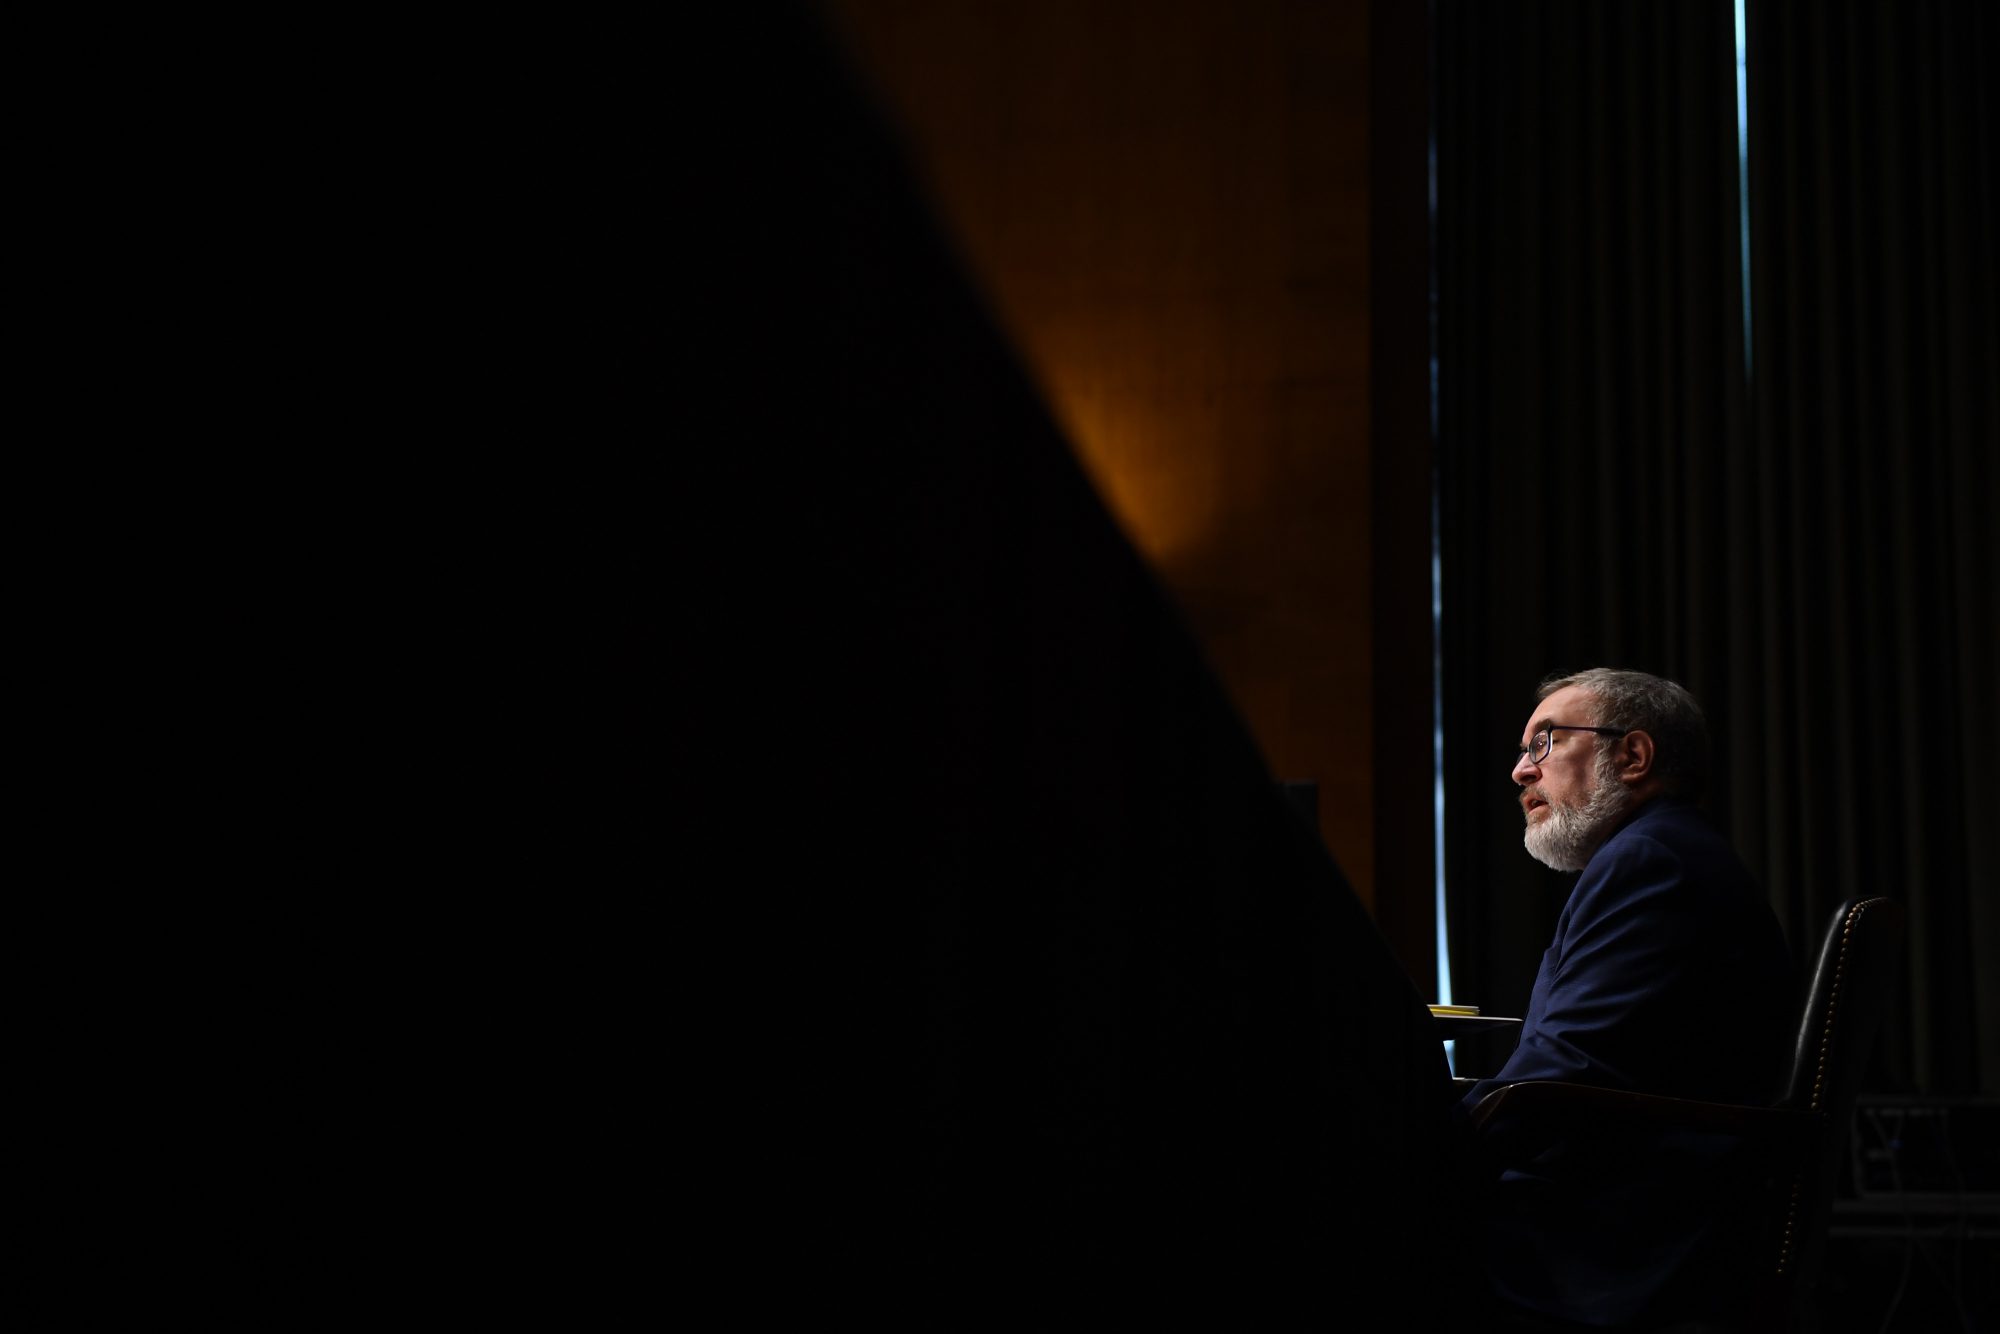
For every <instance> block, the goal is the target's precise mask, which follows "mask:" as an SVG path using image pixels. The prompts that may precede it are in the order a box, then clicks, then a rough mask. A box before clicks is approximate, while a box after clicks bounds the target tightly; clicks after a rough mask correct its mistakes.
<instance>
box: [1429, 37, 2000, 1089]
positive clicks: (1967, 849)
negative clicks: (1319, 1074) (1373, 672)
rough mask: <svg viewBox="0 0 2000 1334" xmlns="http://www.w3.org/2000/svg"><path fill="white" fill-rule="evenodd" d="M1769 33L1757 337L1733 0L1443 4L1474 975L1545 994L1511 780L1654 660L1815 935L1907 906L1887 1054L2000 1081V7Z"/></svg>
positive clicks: (1882, 1075)
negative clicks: (1538, 978)
mask: <svg viewBox="0 0 2000 1334" xmlns="http://www.w3.org/2000/svg"><path fill="white" fill-rule="evenodd" d="M1750 20H1751V29H1750V37H1751V41H1750V60H1749V83H1748V86H1749V96H1750V125H1751V131H1752V135H1751V147H1750V154H1749V166H1748V178H1749V202H1750V205H1751V216H1752V235H1751V241H1752V244H1751V265H1750V268H1751V275H1752V290H1751V296H1752V298H1753V300H1752V302H1751V313H1750V329H1751V346H1750V352H1751V354H1752V355H1751V356H1750V357H1749V358H1748V359H1747V363H1746V358H1745V355H1744V352H1745V346H1744V344H1745V336H1744V318H1745V317H1744V308H1743V283H1742V275H1741V243H1740V230H1739V229H1740V219H1741V216H1742V213H1741V202H1740V197H1739V191H1738V187H1737V182H1738V178H1739V156H1738V144H1737V133H1736V111H1735V82H1734V65H1735V59H1734V33H1733V13H1732V10H1731V7H1730V6H1729V5H1727V4H1724V3H1713V4H1702V5H1629V6H1628V5H1619V6H1597V5H1590V4H1576V3H1571V4H1538V5H1525V4H1524V5H1508V6H1490V5H1484V4H1478V3H1472V2H1471V0H1440V3H1439V5H1438V9H1437V43H1438V46H1437V60H1438V65H1437V87H1438V91H1437V104H1436V106H1437V114H1436V128H1437V159H1438V196H1437V209H1438V212H1437V228H1438V231H1437V236H1438V240H1437V264H1438V303H1439V305H1438V335H1437V339H1438V341H1437V347H1438V356H1439V389H1440V399H1439V412H1440V415H1439V504H1440V521H1441V527H1442V545H1443V560H1444V606H1445V612H1444V616H1445V622H1444V649H1445V652H1444V690H1445V725H1446V747H1447V751H1446V766H1447V767H1446V792H1447V828H1446V854H1445V856H1446V874H1447V877H1448V884H1449V887H1450V894H1451V902H1450V912H1451V918H1452V927H1453V931H1454V933H1455V934H1454V937H1453V951H1454V955H1455V970H1456V975H1457V978H1458V986H1457V991H1458V993H1459V995H1460V996H1461V997H1463V998H1466V999H1472V1000H1477V1001H1479V1002H1481V1003H1485V1004H1488V1005H1491V1006H1492V1007H1494V1008H1496V1009H1500V1008H1510V1007H1514V1006H1517V1005H1520V1004H1523V1003H1525V999H1526V995H1527V991H1528V987H1529V984H1530V982H1531V980H1532V977H1533V973H1534V969H1535V965H1536V963H1537V962H1538V959H1539V953H1540V950H1541V948H1542V946H1543V944H1544V943H1545V942H1546V939H1547V935H1548V929H1549V927H1550V925H1551V922H1552V918H1553V915H1554V913H1555V912H1556V911H1557V909H1558V908H1559V905H1560V902H1561V899H1562V897H1563V895H1564V894H1565V893H1566V892H1567V888H1568V883H1569V882H1568V879H1567V877H1559V876H1556V875H1554V874H1553V873H1550V872H1547V871H1544V870H1542V869H1541V868H1540V867H1539V866H1538V865H1536V864H1535V863H1533V862H1531V861H1530V860H1529V859H1528V858H1527V856H1526V854H1525V853H1524V852H1522V851H1521V848H1520V825H1519V816H1518V813H1517V812H1516V810H1515V809H1514V807H1513V805H1512V804H1511V801H1510V800H1509V798H1510V795H1511V788H1510V786H1509V785H1508V783H1507V780H1506V776H1505V775H1506V761H1507V757H1508V755H1509V754H1510V752H1511V750H1512V747H1513V745H1514V744H1515V742H1516V738H1517V735H1518V730H1519V727H1520V724H1521V722H1522V720H1523V719H1524V718H1525V717H1526V712H1527V709H1528V708H1529V705H1530V701H1531V698H1532V688H1533V685H1534V682H1535V681H1536V679H1538V678H1539V677H1540V676H1541V675H1542V674H1544V673H1545V672H1548V671H1553V670H1565V669H1573V668H1578V667H1583V666H1589V665H1593V664H1599V663H1602V664H1611V665H1622V666H1631V667H1638V668H1642V669H1645V670H1650V671H1656V672H1660V673H1663V674H1665V675H1669V676H1672V677H1674V678H1676V679H1678V680H1681V681H1683V682H1685V683H1686V684H1687V685H1688V686H1689V687H1690V688H1692V689H1693V690H1694V691H1695V693H1696V694H1697V695H1698V696H1699V697H1700V698H1701V699H1702V701H1703V703H1704V705H1705V706H1706V708H1707V709H1708V711H1709V715H1710V721H1711V723H1712V725H1713V727H1714V730H1715V733H1716V738H1717V771H1716V774H1715V783H1714V788H1713V791H1712V792H1711V795H1710V801H1709V805H1710V809H1711V811H1712V812H1713V813H1714V814H1715V815H1716V817H1717V818H1718V820H1719V821H1720V823H1721V824H1722V825H1723V827H1724V828H1725V830H1726V831H1728V832H1729V834H1730V836H1731V837H1732V838H1733V839H1734V841H1735V842H1736V844H1737V846H1738V847H1739V848H1740V849H1741V850H1742V852H1743V854H1744V856H1745V859H1746V860H1747V861H1748V862H1749V864H1750V866H1751V868H1752V870H1753V871H1755V872H1756V873H1757V874H1758V876H1759V877H1760V878H1761V880H1762V882H1763V883H1764V884H1765V886H1766V887H1767V889H1768V890H1769V892H1770V894H1771V897H1772V901H1773V903H1774V905H1775V906H1776V907H1777V909H1778V911H1779V914H1780V917H1781V920H1783V921H1784V923H1785V925H1786V929H1787V931H1788V932H1789V933H1790V935H1791V936H1792V938H1793V940H1794V941H1795V942H1800V943H1803V942H1806V941H1808V940H1809V939H1810V938H1811V937H1812V936H1813V935H1814V934H1815V933H1816V932H1817V930H1818V929H1819V926H1820V924H1821V923H1822V922H1823V921H1824V919H1825V917H1826V915H1827V914H1828V913H1829V912H1830V911H1831V909H1832V907H1833V905H1834V904H1835V903H1836V902H1837V901H1838V900H1839V899H1841V898H1842V897H1844V896H1846V895H1849V894H1857V893H1878V892H1887V893H1891V894H1895V895H1898V896H1900V897H1903V898H1905V899H1906V900H1907V901H1908V902H1909V905H1910V908H1911V910H1912V911H1911V945H1910V956H1909V957H1910V965H1911V966H1910V970H1909V975H1908V977H1907V979H1906V986H1905V987H1904V989H1903V992H1902V1001H1901V1004H1900V1006H1899V1013H1898V1015H1897V1016H1896V1017H1894V1018H1892V1020H1891V1022H1890V1024H1889V1026H1888V1028H1887V1030H1886V1037H1885V1041H1884V1043H1883V1047H1882V1052H1881V1054H1880V1057H1879V1059H1878V1062H1877V1071H1876V1073H1875V1075H1874V1082H1875V1083H1876V1084H1877V1085H1878V1086H1883V1087H1888V1088H1914V1089H1922V1090H1927V1091H1931V1092H1937V1093H1960V1092H1973V1091H1983V1092H1987V1093H1991V1092H1993V1091H1995V1090H1996V1088H2000V1059H1996V1055H1995V1050H1996V1041H2000V1017H1996V1005H1995V994H1994V993H1995V991H1996V989H2000V985H1996V982H1995V980H1994V977H1993V970H1992V968H1991V960H1993V959H1994V958H1996V957H2000V939H1997V938H1996V927H1995V919H1996V903H2000V893H1996V889H1997V888H2000V886H1996V871H1995V863H1994V856H1993V852H1992V850H1991V847H1990V845H1989V844H1987V843H1986V842H1985V841H1984V840H1983V839H1982V838H1981V837H1980V835H1981V830H1980V822H1981V816H1982V814H1983V813H1984V812H1987V811H1990V810H1992V809H1993V808H1994V805H1995V797H1996V796H2000V793H1996V791H1995V780H1994V778H1993V776H1992V771H1991V769H1990V767H1988V766H1986V765H1984V764H1983V763H1982V761H1983V760H1984V758H1985V757H1986V756H1989V755H1991V754H1993V753H1994V752H1995V749H1996V737H1995V723H1994V713H1995V708H1996V705H2000V690H1996V689H1995V686H1994V681H1995V679H1996V678H1995V672H1996V668H2000V660H1997V659H2000V655H1996V637H2000V607H1997V606H1996V601H1995V599H1996V593H1995V588H1996V585H2000V544H1997V543H1996V538H1995V536H1994V534H1995V522H1996V500H2000V497H1997V496H1996V493H1995V464H1994V461H1993V454H1994V452H1995V448H1996V439H1995V432H1996V422H2000V411H1996V408H1995V394H1996V392H1997V391H1996V385H2000V358H1996V350H1995V348H1996V343H1995V333H1994V315H1993V311H1994V304H1995V295H1996V293H1995V278H1994V242H1993V237H1994V235H1995V234H1996V231H2000V218H1996V216H1995V210H1994V201H1993V190H1992V169H1991V166H1990V163H1991V162H1992V161H1993V158H1994V149H1995V144H1994V136H1993V114H1992V94H1991V93H1990V92H1989V91H1988V90H1987V89H1986V88H1985V87H1984V86H1983V85H1982V82H1981V79H1980V59H1981V58H1980V55H1979V54H1978V53H1980V52H1990V51H1991V50H1993V35H1994V34H1993V25H1994V20H1993V17H1992V16H1991V15H1990V14H1989V13H1988V12H1986V11H1984V10H1982V9H1980V8H1979V7H1978V6H1976V5H1972V4H1963V5H1940V4H1928V5H1916V6H1902V5H1891V4H1888V3H1870V4H1859V5H1837V6H1831V7H1828V6H1821V5H1804V4H1801V5H1793V4H1789V3H1775V2H1772V3H1753V4H1752V5H1751V7H1750ZM1746 364H1747V369H1746ZM1982 960H1983V961H1985V963H1984V966H1982Z"/></svg>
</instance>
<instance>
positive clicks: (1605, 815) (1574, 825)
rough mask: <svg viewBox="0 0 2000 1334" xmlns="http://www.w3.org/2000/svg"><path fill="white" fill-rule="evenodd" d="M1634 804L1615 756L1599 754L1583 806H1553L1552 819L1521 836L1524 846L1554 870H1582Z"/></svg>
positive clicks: (1530, 827)
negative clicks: (1618, 768) (1593, 776)
mask: <svg viewBox="0 0 2000 1334" xmlns="http://www.w3.org/2000/svg"><path fill="white" fill-rule="evenodd" d="M1631 805H1632V800H1631V794H1630V793H1629V792H1627V791H1626V790H1625V785H1624V784H1623V783H1621V782H1619V781H1618V775H1617V772H1616V771H1615V769H1614V767H1613V765H1612V761H1611V756H1610V755H1609V754H1608V753H1606V754H1603V755H1599V756H1598V759H1597V771H1596V782H1595V784H1594V785H1593V786H1592V787H1591V789H1590V795H1589V796H1588V797H1586V798H1584V800H1583V803H1582V804H1581V805H1579V806H1560V805H1555V804H1551V805H1550V806H1549V818H1548V819H1546V820H1544V821H1542V822H1541V823H1540V824H1531V825H1529V826H1528V828H1527V832H1526V833H1524V834H1523V835H1522V836H1521V843H1522V846H1524V847H1526V848H1527V849H1528V855H1529V856H1530V857H1533V858H1534V859H1535V860H1536V861H1538V862H1540V863H1542V865H1544V866H1547V867H1550V868H1551V869H1553V870H1557V871H1581V870H1582V869H1583V868H1584V867H1585V866H1588V865H1589V864H1590V859H1591V857H1592V856H1593V855H1594V854H1595V853H1596V852H1597V849H1598V848H1599V847H1600V846H1602V845H1603V843H1604V840H1605V838H1606V837H1607V836H1608V835H1609V834H1610V833H1611V831H1612V829H1613V828H1614V827H1615V826H1616V825H1617V823H1618V821H1619V819H1620V817H1622V816H1623V815H1624V814H1625V812H1626V811H1627V810H1629V809H1631Z"/></svg>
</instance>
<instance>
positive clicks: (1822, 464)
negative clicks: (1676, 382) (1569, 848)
mask: <svg viewBox="0 0 2000 1334" xmlns="http://www.w3.org/2000/svg"><path fill="white" fill-rule="evenodd" d="M1749 17H1750V29H1749V31H1750V52H1749V54H1750V60H1749V68H1750V76H1749V92H1750V128H1751V144H1750V159H1749V161H1750V202H1751V219H1752V227H1753V231H1752V251H1751V253H1752V265H1751V274H1752V283H1753V286H1752V297H1753V301H1752V309H1753V313H1754V324H1753V328H1754V334H1755V338H1754V352H1755V359H1754V362H1753V368H1754V374H1753V376H1752V391H1753V399H1752V401H1753V404H1754V413H1755V433H1754V438H1755V440H1756V446H1757V448H1756V450H1755V452H1754V454H1753V455H1752V456H1751V457H1749V458H1747V459H1744V460H1741V461H1740V463H1739V476H1738V479H1737V481H1736V483H1735V485H1736V488H1737V489H1738V490H1739V491H1741V492H1742V493H1743V494H1744V495H1745V497H1746V503H1745V505H1744V506H1743V512H1742V514H1741V516H1740V519H1741V523H1740V527H1739V526H1732V529H1731V532H1730V535H1729V536H1730V541H1731V546H1732V550H1733V552H1734V559H1736V560H1737V561H1739V562H1740V563H1741V564H1742V565H1743V567H1744V568H1746V569H1753V570H1755V571H1757V575H1758V577H1757V579H1756V580H1755V582H1754V584H1751V585H1749V586H1748V587H1746V589H1745V593H1746V595H1754V597H1755V599H1756V600H1757V602H1758V604H1759V605H1758V614H1759V618H1760V620H1761V622H1762V632H1761V633H1760V635H1759V636H1758V638H1757V641H1756V652H1755V653H1754V654H1752V653H1745V654H1744V659H1743V661H1742V662H1741V663H1739V664H1738V671H1739V674H1740V675H1739V681H1738V682H1737V683H1736V685H1735V686H1734V687H1733V688H1735V689H1738V690H1741V691H1742V692H1744V693H1745V695H1746V696H1748V697H1754V698H1755V699H1756V700H1757V702H1758V710H1759V714H1760V716H1761V727H1760V732H1761V739H1762V744H1761V745H1760V746H1758V747H1756V748H1752V749H1744V748H1740V747H1739V748H1736V749H1734V750H1732V752H1731V756H1730V758H1731V761H1732V766H1733V769H1734V773H1735V777H1736V779H1737V782H1736V784H1735V787H1736V791H1737V793H1738V798H1737V800H1736V802H1735V804H1734V807H1733V810H1732V814H1733V815H1734V817H1735V825H1736V833H1737V839H1738V842H1739V844H1740V845H1741V846H1743V847H1744V849H1745V850H1746V852H1749V853H1751V854H1752V855H1753V856H1754V857H1755V858H1756V859H1757V861H1758V862H1759V863H1760V864H1761V868H1760V869H1762V871H1763V873H1764V877H1765V883H1766V884H1767V885H1768V886H1769V887H1770V889H1771V892H1772V895H1773V897H1774V900H1775V901H1776V902H1777V903H1778V904H1779V906H1780V908H1781V910H1782V911H1784V912H1785V913H1787V914H1788V915H1789V916H1791V917H1792V918H1793V919H1794V920H1804V921H1812V920H1816V919H1819V918H1821V917H1823V916H1824V915H1825V914H1826V913H1828V912H1829V911H1831V908H1832V906H1833V905H1834V904H1835V903H1836V902H1838V901H1839V900H1840V899H1841V898H1843V897H1845V896H1847V895H1850V894H1861V893H1877V892H1884V891H1886V892H1889V893H1892V894H1896V895H1898V896H1900V897H1902V898H1904V899H1906V900H1907V902H1908V905H1909V909H1910V916H1909V955H1908V963H1909V973H1910V976H1909V979H1908V989H1907V995H1906V1003H1905V1004H1904V1005H1903V1006H1902V1007H1901V1009H1900V1012H1899V1013H1898V1014H1897V1015H1896V1016H1895V1017H1894V1018H1892V1020H1891V1022H1890V1025H1889V1027H1888V1029H1887V1030H1886V1033H1885V1040H1884V1052H1883V1061H1882V1066H1883V1071H1882V1077H1883V1078H1885V1079H1888V1080H1890V1081H1892V1082H1893V1083H1895V1084H1898V1085H1906V1086H1911V1087H1915V1088H1919V1089H1924V1090H1929V1091H1934V1092H1939V1093H1965V1092H1974V1091H1983V1092H1986V1093H1993V1092H1996V1091H2000V980H1996V976H1995V971H1994V967H1993V964H1994V960H1995V959H2000V929H1996V915H1997V914H2000V862H1996V859H1995V857H1994V853H1993V848H1992V844H1991V843H1990V842H1989V840H1988V836H1987V833H1986V831H1985V830H1984V829H1983V828H1982V825H1983V823H1984V821H1985V820H1986V819H1990V818H1991V812H1993V811H1994V810H1995V809H1996V806H2000V784H1996V781H1995V778H1994V771H1993V769H1992V766H1991V764H1990V763H1989V760H1990V757H1991V756H1992V755H1993V754H1994V753H1995V751H1996V747H2000V733H1996V727H1995V721H1994V717H1995V711H1996V708H2000V687H1996V685H1995V681H1996V672H2000V595H1996V592H1995V589H1996V586H2000V541H1996V538H1995V536H1994V533H1995V523H1996V518H2000V513H1996V511H2000V484H1997V483H1996V476H2000V474H1997V473H1996V467H1995V462H1994V453H1995V450H1996V448H1997V447H2000V406H1996V402H2000V400H1996V395H2000V338H1996V324H1995V316H1994V309H1995V303H1996V298H2000V291H1996V285H1995V259H1994V253H1995V244H1994V238H1995V236H1996V235H2000V211H1996V208H1995V199H1994V191H1993V181H1994V172H1993V166H1992V164H1993V162H1994V160H1995V154H1996V152H2000V144H1996V142H1995V136H1994V94H1993V92H1992V90H1991V87H1990V84H1989V83H1988V81H1987V71H1988V69H1989V68H1990V64H1991V59H1992V56H1993V55H1994V54H1995V52H1996V51H1997V50H2000V45H1996V42H1995V37H1996V27H2000V23H1996V18H1995V15H1994V13H1993V11H1992V9H1991V8H1990V7H1988V6H1984V5H1980V4H1975V3H1959V4H1950V3H1944V4H1941V3H1935V2H1932V3H1918V4H1905V3H1895V4H1891V3H1887V2H1886V0H1862V2H1861V3H1843V4H1825V3H1819V2H1815V3H1811V4H1799V3H1792V2H1791V0H1757V3H1753V4H1752V5H1751V6H1750V10H1749ZM1746 647H1747V646H1746ZM1753 692H1754V693H1753ZM1794 771H1796V773H1797V774H1799V775H1801V777H1800V778H1797V779H1795V778H1794V777H1793V773H1794Z"/></svg>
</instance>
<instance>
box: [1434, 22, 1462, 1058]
mask: <svg viewBox="0 0 2000 1334" xmlns="http://www.w3.org/2000/svg"><path fill="white" fill-rule="evenodd" d="M1437 23H1438V15H1437V5H1436V4H1435V3H1433V4H1432V5H1431V6H1430V32H1431V33H1432V37H1431V39H1430V53H1429V55H1430V87H1431V93H1430V113H1431V114H1430V134H1429V136H1428V148H1429V163H1428V179H1427V186H1428V190H1429V199H1428V203H1429V209H1428V214H1429V218H1428V227H1429V232H1430V265H1429V267H1430V282H1429V293H1428V295H1429V299H1430V312H1429V314H1430V319H1429V326H1430V393H1431V403H1430V407H1431V852H1432V856H1431V865H1432V866H1433V867H1434V868H1435V876H1434V893H1435V897H1436V903H1435V909H1436V911H1435V913H1434V917H1435V920H1436V923H1437V997H1436V1000H1437V1002H1438V1003H1439V1004H1441V1005H1449V1004H1450V1003H1451V943H1450V933H1449V932H1447V931H1446V930H1445V920H1446V919H1445V895H1444V555H1443V546H1442V525H1441V524H1440V522H1439V513H1438V462H1437V459H1438V420H1439V413H1440V408H1439V402H1438V394H1439V388H1438V384H1439V381H1438V277H1437V274H1438V264H1437V226H1438V224H1437V211H1438V152H1437V122H1438V108H1437V59H1436V53H1437V45H1436V42H1437V39H1436V33H1437ZM1444 1051H1445V1059H1446V1060H1447V1061H1449V1062H1451V1063H1452V1069H1453V1070H1454V1071H1456V1070H1457V1068H1458V1067H1457V1059H1458V1058H1457V1052H1456V1050H1455V1049H1454V1047H1453V1044H1451V1043H1449V1042H1447V1043H1445V1044H1444Z"/></svg>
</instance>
